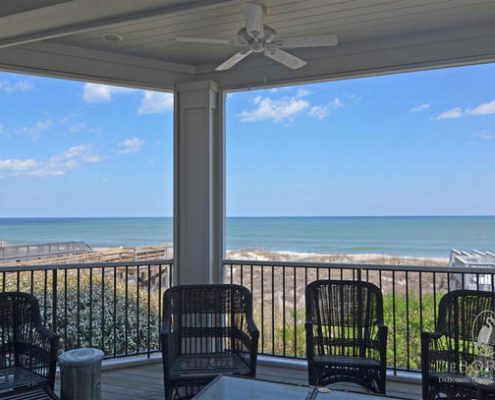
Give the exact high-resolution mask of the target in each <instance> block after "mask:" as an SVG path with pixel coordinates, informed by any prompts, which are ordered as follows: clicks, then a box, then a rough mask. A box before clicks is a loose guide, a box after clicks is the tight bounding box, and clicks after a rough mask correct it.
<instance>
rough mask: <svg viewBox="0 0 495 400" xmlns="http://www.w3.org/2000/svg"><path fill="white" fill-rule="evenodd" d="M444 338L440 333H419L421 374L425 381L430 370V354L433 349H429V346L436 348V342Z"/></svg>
mask: <svg viewBox="0 0 495 400" xmlns="http://www.w3.org/2000/svg"><path fill="white" fill-rule="evenodd" d="M442 337H444V334H443V333H442V332H421V373H422V375H423V379H425V378H426V377H427V376H428V375H429V374H430V371H431V368H430V352H431V351H435V349H430V345H431V344H433V346H435V347H436V346H437V344H436V342H437V341H438V340H439V339H441V338H442Z"/></svg>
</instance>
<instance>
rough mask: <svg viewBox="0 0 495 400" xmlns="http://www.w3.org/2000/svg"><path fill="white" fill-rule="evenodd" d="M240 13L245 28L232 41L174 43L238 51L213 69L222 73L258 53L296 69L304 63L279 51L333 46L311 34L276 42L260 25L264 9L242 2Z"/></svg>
mask: <svg viewBox="0 0 495 400" xmlns="http://www.w3.org/2000/svg"><path fill="white" fill-rule="evenodd" d="M242 11H243V14H244V21H245V24H246V26H245V27H244V28H241V29H240V30H239V32H238V33H237V38H236V39H233V40H226V39H209V38H196V37H185V36H182V37H178V38H176V40H177V41H178V42H183V43H196V44H212V45H224V46H230V47H238V48H242V50H240V51H239V52H238V53H236V54H234V55H233V56H232V57H230V58H228V59H227V60H225V61H224V62H223V63H222V64H220V65H219V66H218V67H216V68H215V71H225V70H228V69H230V68H232V67H233V66H234V65H236V64H237V63H239V62H240V61H242V60H243V59H244V58H246V57H247V56H249V55H250V54H253V53H262V54H263V55H265V56H266V57H268V58H271V59H272V60H274V61H276V62H279V63H280V64H283V65H285V66H286V67H288V68H291V69H299V68H301V67H304V66H305V65H306V61H304V60H302V59H301V58H299V57H296V56H294V55H292V54H290V53H288V52H286V51H284V50H282V49H292V48H301V47H326V46H337V44H338V39H337V36H335V35H314V36H301V37H294V38H286V39H279V38H277V31H276V30H275V29H273V28H272V27H271V26H268V25H266V24H264V23H263V17H264V14H265V7H264V6H263V5H262V4H261V3H260V2H258V1H246V2H244V3H243V7H242Z"/></svg>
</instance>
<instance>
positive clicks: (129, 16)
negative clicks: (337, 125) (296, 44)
mask: <svg viewBox="0 0 495 400" xmlns="http://www.w3.org/2000/svg"><path fill="white" fill-rule="evenodd" d="M2 3H4V2H2V1H0V16H1V15H2V7H3V6H2ZM18 3H19V4H20V3H23V1H22V0H18V2H16V4H18ZM26 3H31V4H32V3H33V1H26ZM49 3H61V4H56V5H53V6H47V7H45V6H46V5H49ZM263 3H264V4H265V5H266V7H267V13H268V15H267V16H266V19H265V22H266V23H267V24H269V25H271V26H272V27H274V28H275V29H276V30H277V32H278V34H279V36H280V37H291V36H298V35H313V34H327V33H334V34H337V35H338V37H339V39H340V44H339V46H338V47H336V48H320V49H306V50H299V51H298V50H295V51H294V54H296V55H299V56H301V57H303V58H305V59H307V60H308V61H309V63H308V65H307V66H306V67H304V68H302V69H301V70H299V71H290V70H287V69H285V68H284V67H282V66H279V65H276V64H274V63H272V62H271V61H270V60H267V59H265V58H263V57H256V56H254V57H251V58H250V59H248V60H246V61H245V62H243V63H241V64H239V66H236V67H235V68H234V69H233V70H231V71H228V72H224V73H215V72H213V68H214V66H215V65H216V64H219V63H220V62H221V61H223V60H224V59H225V58H227V57H229V56H230V55H232V54H233V52H234V51H233V50H232V49H229V48H224V47H222V46H214V45H208V46H206V45H205V46H198V45H194V44H186V43H177V42H176V41H175V38H176V37H177V36H197V37H213V38H221V39H230V38H234V37H235V35H236V33H237V30H238V29H239V28H241V27H242V25H243V20H242V15H241V12H240V3H239V1H228V0H200V1H198V0H182V1H180V0H141V1H137V0H98V1H97V0H73V1H68V2H61V1H60V0H59V1H56V0H51V1H50V0H43V1H40V2H39V4H40V5H44V7H42V8H40V9H38V10H34V11H27V12H26V11H24V12H19V13H17V14H15V15H9V16H5V17H1V18H0V65H1V64H3V66H4V67H5V68H10V69H17V70H24V69H25V70H28V71H31V72H39V73H47V74H59V75H66V76H73V77H78V78H90V79H96V80H110V81H115V82H120V83H128V84H138V85H142V86H153V87H163V88H170V87H172V86H173V85H174V84H175V82H177V81H181V80H188V79H194V78H197V79H203V78H212V79H215V80H217V81H218V82H219V83H220V84H223V85H224V86H226V87H229V88H235V87H241V86H255V85H263V84H276V83H287V82H296V81H301V80H307V79H309V80H315V79H327V78H329V79H331V78H335V77H341V76H349V75H354V74H363V73H379V72H383V71H389V70H399V69H410V68H422V67H435V66H440V65H452V64H463V63H473V62H486V61H491V60H495V1H493V0H264V1H263ZM28 9H29V8H28ZM19 10H21V11H22V10H23V9H22V8H20V9H19ZM108 33H113V34H118V35H120V36H121V37H122V38H123V40H122V41H121V42H119V43H110V42H108V41H106V40H105V39H103V36H104V35H105V34H108ZM63 60H65V62H64V61H63ZM140 69H141V74H139V72H138V70H140ZM139 75H141V76H139Z"/></svg>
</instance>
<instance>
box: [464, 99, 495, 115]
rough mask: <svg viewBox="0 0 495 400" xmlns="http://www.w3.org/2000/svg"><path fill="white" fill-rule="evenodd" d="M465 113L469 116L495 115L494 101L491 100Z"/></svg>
mask: <svg viewBox="0 0 495 400" xmlns="http://www.w3.org/2000/svg"><path fill="white" fill-rule="evenodd" d="M467 113H468V114H469V115H489V114H495V100H492V101H490V102H488V103H483V104H480V105H479V106H477V107H475V108H473V109H472V110H468V111H467Z"/></svg>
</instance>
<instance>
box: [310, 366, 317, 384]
mask: <svg viewBox="0 0 495 400" xmlns="http://www.w3.org/2000/svg"><path fill="white" fill-rule="evenodd" d="M318 380H319V379H318V370H317V368H315V367H312V366H309V365H308V382H309V384H310V385H312V386H315V385H318Z"/></svg>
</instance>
